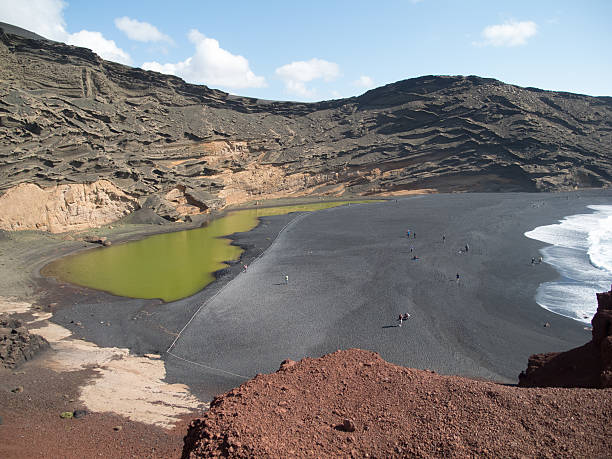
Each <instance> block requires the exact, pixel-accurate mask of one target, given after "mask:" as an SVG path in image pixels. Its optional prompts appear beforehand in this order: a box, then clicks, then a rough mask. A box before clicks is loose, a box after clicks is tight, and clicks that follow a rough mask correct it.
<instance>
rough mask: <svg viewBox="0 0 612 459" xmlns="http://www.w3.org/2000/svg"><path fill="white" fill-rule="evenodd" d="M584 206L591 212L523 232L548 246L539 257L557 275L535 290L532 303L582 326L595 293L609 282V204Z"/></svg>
mask: <svg viewBox="0 0 612 459" xmlns="http://www.w3.org/2000/svg"><path fill="white" fill-rule="evenodd" d="M588 207H589V209H591V210H593V211H594V212H593V213H590V214H578V215H570V216H567V217H565V218H564V219H563V220H561V221H560V222H559V223H556V224H553V225H546V226H539V227H537V228H535V229H534V230H532V231H528V232H526V233H525V236H527V237H529V238H531V239H537V240H538V241H542V242H545V243H547V244H550V245H549V246H547V247H545V248H543V249H541V250H540V252H541V254H542V258H543V260H544V262H545V263H548V264H550V265H552V266H553V267H554V268H555V269H556V270H557V271H559V274H560V275H561V278H560V279H558V280H556V281H554V282H545V283H543V284H541V285H540V286H539V287H538V290H537V292H536V302H537V303H538V304H539V305H540V306H542V307H543V308H545V309H548V310H549V311H552V312H554V313H557V314H561V315H562V316H566V317H569V318H571V319H575V320H578V321H580V322H584V323H590V322H591V319H592V318H593V316H594V315H595V312H596V311H597V298H596V296H595V293H597V292H604V291H608V290H610V284H611V283H612V205H611V206H607V205H605V206H588Z"/></svg>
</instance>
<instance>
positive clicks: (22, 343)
mask: <svg viewBox="0 0 612 459" xmlns="http://www.w3.org/2000/svg"><path fill="white" fill-rule="evenodd" d="M48 347H49V343H48V342H47V340H46V339H44V338H43V337H42V336H39V335H33V334H30V332H29V331H28V329H27V328H26V327H24V326H23V323H22V322H21V321H20V320H16V319H12V318H10V317H9V316H8V315H7V314H0V365H2V366H3V367H6V368H15V367H17V366H19V365H21V364H22V363H23V362H25V361H26V360H31V359H32V358H34V356H36V355H37V354H38V353H39V352H42V351H44V350H46V349H47V348H48Z"/></svg>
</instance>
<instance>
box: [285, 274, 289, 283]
mask: <svg viewBox="0 0 612 459" xmlns="http://www.w3.org/2000/svg"><path fill="white" fill-rule="evenodd" d="M285 285H289V276H287V275H285Z"/></svg>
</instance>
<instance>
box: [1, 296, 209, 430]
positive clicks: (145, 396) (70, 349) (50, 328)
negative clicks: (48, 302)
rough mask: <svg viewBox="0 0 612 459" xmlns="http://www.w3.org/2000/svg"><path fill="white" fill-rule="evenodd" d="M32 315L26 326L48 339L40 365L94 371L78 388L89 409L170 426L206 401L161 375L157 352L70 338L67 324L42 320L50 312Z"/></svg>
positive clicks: (17, 307)
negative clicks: (136, 353) (135, 352)
mask: <svg viewBox="0 0 612 459" xmlns="http://www.w3.org/2000/svg"><path fill="white" fill-rule="evenodd" d="M0 304H3V305H8V304H9V302H6V301H4V302H3V303H0ZM10 304H12V306H11V308H10V310H11V311H15V310H18V311H21V312H26V311H27V310H28V309H29V306H30V305H29V304H27V303H10ZM25 305H28V308H26V306H25ZM5 309H7V310H8V309H9V307H8V306H6V308H5ZM34 316H35V319H34V320H33V321H32V322H30V324H29V325H30V327H29V328H30V330H31V331H32V332H33V333H36V334H39V335H41V336H43V337H44V338H45V339H46V340H47V341H49V343H51V349H52V350H51V351H50V352H48V353H47V355H46V356H45V362H44V364H45V366H47V367H48V368H50V369H52V370H54V371H57V372H62V371H77V370H82V369H84V368H93V370H94V371H95V372H96V373H97V377H95V378H93V379H92V380H90V381H89V382H88V383H87V384H86V385H85V386H83V387H82V388H81V393H80V397H79V399H80V400H81V401H82V402H83V403H84V404H85V406H86V407H87V409H88V410H90V411H93V412H112V413H116V414H119V415H122V416H125V417H127V418H129V419H131V420H133V421H138V422H144V423H148V424H154V425H157V426H160V427H165V428H171V427H172V426H173V425H174V424H175V423H176V422H177V421H178V417H179V416H181V415H183V414H187V413H190V412H193V411H194V410H203V409H206V408H208V405H209V404H207V403H202V402H201V401H200V400H198V399H197V398H196V397H194V396H193V395H191V393H190V392H189V388H188V387H187V386H186V385H184V384H168V383H166V382H164V381H163V380H164V379H165V377H166V367H165V365H164V361H163V360H162V359H161V357H160V356H159V355H157V354H147V355H146V356H143V357H138V356H134V355H130V352H129V350H128V349H125V348H118V347H99V346H97V345H95V344H94V343H91V342H88V341H84V340H79V339H74V338H71V335H72V334H71V332H70V330H68V329H66V328H64V327H62V326H60V325H57V324H54V323H52V322H48V321H47V320H46V319H49V318H50V317H51V314H49V313H41V312H38V313H35V314H34Z"/></svg>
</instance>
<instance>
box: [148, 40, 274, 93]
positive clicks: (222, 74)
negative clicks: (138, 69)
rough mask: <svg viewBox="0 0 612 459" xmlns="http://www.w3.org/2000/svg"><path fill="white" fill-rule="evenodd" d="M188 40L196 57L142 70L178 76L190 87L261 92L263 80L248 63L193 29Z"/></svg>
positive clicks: (149, 65)
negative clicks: (195, 84)
mask: <svg viewBox="0 0 612 459" xmlns="http://www.w3.org/2000/svg"><path fill="white" fill-rule="evenodd" d="M189 40H190V41H191V42H192V43H193V44H194V45H195V47H196V51H195V54H194V55H193V56H191V57H189V58H187V59H185V60H184V61H182V62H177V63H176V64H172V63H168V64H160V63H159V62H145V63H144V64H142V68H143V69H145V70H155V71H156V72H161V73H169V74H172V75H176V76H180V77H181V78H183V79H184V80H185V81H188V82H190V83H201V84H206V85H209V86H210V85H212V86H221V87H226V88H237V89H241V88H261V87H264V86H266V79H265V78H264V77H262V76H257V75H255V74H254V73H253V71H252V70H251V69H250V67H249V61H248V60H247V59H246V58H244V57H243V56H238V55H235V54H232V53H230V52H229V51H227V50H225V49H223V48H221V47H220V46H219V42H218V41H217V40H215V39H214V38H207V37H206V36H204V35H203V34H202V33H200V32H199V31H197V30H195V29H193V30H191V31H190V32H189Z"/></svg>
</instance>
